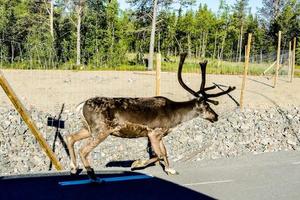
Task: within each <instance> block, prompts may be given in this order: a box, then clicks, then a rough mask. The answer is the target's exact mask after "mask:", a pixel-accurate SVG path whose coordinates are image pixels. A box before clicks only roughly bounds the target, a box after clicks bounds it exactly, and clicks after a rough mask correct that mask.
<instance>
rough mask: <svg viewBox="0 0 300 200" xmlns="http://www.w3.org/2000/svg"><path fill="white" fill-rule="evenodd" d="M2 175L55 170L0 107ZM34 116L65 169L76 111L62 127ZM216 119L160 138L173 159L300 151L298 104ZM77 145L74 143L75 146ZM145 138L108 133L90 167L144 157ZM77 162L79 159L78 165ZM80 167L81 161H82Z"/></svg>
mask: <svg viewBox="0 0 300 200" xmlns="http://www.w3.org/2000/svg"><path fill="white" fill-rule="evenodd" d="M0 113H1V114H0V174H2V175H4V174H19V173H25V172H32V171H34V172H37V171H47V170H49V169H53V167H51V166H50V161H49V159H48V158H47V157H46V156H45V155H44V153H43V152H42V151H41V148H40V146H39V144H38V143H37V141H36V140H35V138H34V136H33V135H32V134H31V133H30V131H29V130H28V128H27V126H26V125H25V123H24V122H23V120H22V119H21V118H20V116H19V115H18V113H17V112H16V111H15V110H13V109H8V108H3V107H2V108H1V107H0ZM30 114H31V116H32V118H33V120H34V121H35V122H36V125H37V127H38V128H39V129H40V131H41V133H42V134H43V136H44V137H45V138H46V140H47V142H48V144H49V146H50V147H51V148H53V149H54V151H55V153H56V155H57V157H58V158H59V160H60V162H61V163H62V164H63V166H64V168H65V169H68V168H69V157H68V154H67V151H66V149H65V147H64V141H63V139H64V137H65V136H66V135H68V134H70V133H72V132H75V131H77V130H79V129H80V126H81V123H80V119H79V116H78V114H76V113H73V112H71V111H64V112H63V114H62V118H61V119H62V120H64V121H65V129H62V130H58V132H57V131H56V128H54V127H48V126H47V117H54V116H50V114H48V113H44V112H40V111H37V110H35V109H32V110H31V111H30ZM219 115H220V118H219V121H218V122H216V123H213V124H212V123H210V122H208V121H205V120H203V119H201V118H196V119H194V120H191V121H189V122H186V123H184V124H182V125H180V126H178V127H176V128H175V129H174V130H173V131H172V132H171V133H170V134H169V135H168V136H166V137H165V138H164V141H165V144H166V147H167V150H168V153H169V158H170V160H171V161H173V162H185V161H199V160H202V159H217V158H221V157H235V156H239V155H242V154H245V153H249V152H251V153H254V154H257V153H263V152H274V151H280V150H297V151H299V150H300V140H299V138H300V108H299V107H293V108H290V109H281V108H270V109H267V110H254V109H245V110H242V111H241V110H240V109H236V110H232V111H230V112H224V113H219ZM80 146H81V144H77V145H76V149H79V148H80ZM146 146H147V139H146V138H139V139H121V138H116V137H109V138H107V139H106V140H105V141H104V142H103V143H101V144H100V145H99V146H98V147H97V148H96V149H95V150H94V153H92V154H91V156H92V157H93V159H92V160H93V161H92V166H93V167H94V168H103V167H104V166H106V165H107V164H108V165H109V163H111V162H113V161H128V160H135V159H140V158H145V159H146V158H148V153H147V151H146ZM80 164H81V163H80ZM80 166H81V165H80Z"/></svg>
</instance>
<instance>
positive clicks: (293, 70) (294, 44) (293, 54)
mask: <svg viewBox="0 0 300 200" xmlns="http://www.w3.org/2000/svg"><path fill="white" fill-rule="evenodd" d="M295 67H296V37H294V41H293V50H292V74H291V82H292V81H293V79H294V74H295Z"/></svg>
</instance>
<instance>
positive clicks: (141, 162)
mask: <svg viewBox="0 0 300 200" xmlns="http://www.w3.org/2000/svg"><path fill="white" fill-rule="evenodd" d="M145 162H146V161H144V160H136V161H134V162H133V163H132V164H131V169H132V170H133V169H137V168H142V167H145Z"/></svg>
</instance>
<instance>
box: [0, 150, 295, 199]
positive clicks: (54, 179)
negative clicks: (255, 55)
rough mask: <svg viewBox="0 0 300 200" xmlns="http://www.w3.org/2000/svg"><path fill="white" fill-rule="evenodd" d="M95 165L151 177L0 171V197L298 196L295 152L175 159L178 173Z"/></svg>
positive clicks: (102, 172)
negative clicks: (90, 180) (89, 178)
mask: <svg viewBox="0 0 300 200" xmlns="http://www.w3.org/2000/svg"><path fill="white" fill-rule="evenodd" d="M116 165H122V166H124V167H125V168H124V167H111V168H110V167H109V168H105V169H103V170H100V171H97V174H98V176H99V177H102V178H107V177H110V178H111V177H124V176H126V177H127V176H135V175H140V174H147V175H152V176H153V178H147V179H139V180H128V181H117V182H106V183H101V184H83V185H80V184H79V185H69V186H62V185H60V184H59V182H62V181H77V180H81V179H86V176H85V175H80V176H78V177H71V176H69V175H68V173H67V172H62V173H48V174H34V175H32V174H31V175H19V176H6V177H0V199H1V200H2V199H3V200H4V199H5V200H6V199H8V200H9V199H18V200H19V199H57V200H59V199H63V200H66V199H91V198H93V199H105V200H110V199H122V200H123V199H133V200H134V199H143V200H147V199H151V200H156V199H163V200H166V199H172V200H174V199H230V200H234V199H268V200H270V199H285V200H286V199H300V152H277V153H266V154H259V155H245V156H242V157H238V158H233V159H218V160H210V161H201V162H187V163H175V166H174V167H175V168H176V170H177V171H179V173H180V175H177V176H167V175H166V174H164V173H163V171H162V170H161V167H160V166H153V167H149V168H147V169H145V170H141V171H135V172H130V171H129V168H126V166H129V165H128V163H127V162H126V161H124V162H118V163H114V164H111V165H110V166H116Z"/></svg>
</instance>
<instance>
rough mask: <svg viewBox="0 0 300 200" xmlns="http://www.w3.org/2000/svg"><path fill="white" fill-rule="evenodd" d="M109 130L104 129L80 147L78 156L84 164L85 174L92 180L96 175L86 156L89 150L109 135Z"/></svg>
mask: <svg viewBox="0 0 300 200" xmlns="http://www.w3.org/2000/svg"><path fill="white" fill-rule="evenodd" d="M110 133H111V131H104V132H101V133H99V134H98V135H97V137H95V138H91V139H90V140H89V142H88V143H86V144H85V145H84V146H83V147H82V148H81V149H80V158H81V161H82V163H83V165H84V168H85V169H86V170H87V174H88V176H89V177H90V179H92V180H96V179H97V177H96V175H95V173H94V170H93V168H92V167H91V165H90V162H89V161H88V159H87V157H88V155H89V154H90V153H91V151H92V150H93V149H94V148H96V147H97V146H98V145H99V144H100V143H101V142H102V141H103V140H105V139H106V138H107V137H108V136H109V135H110Z"/></svg>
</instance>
